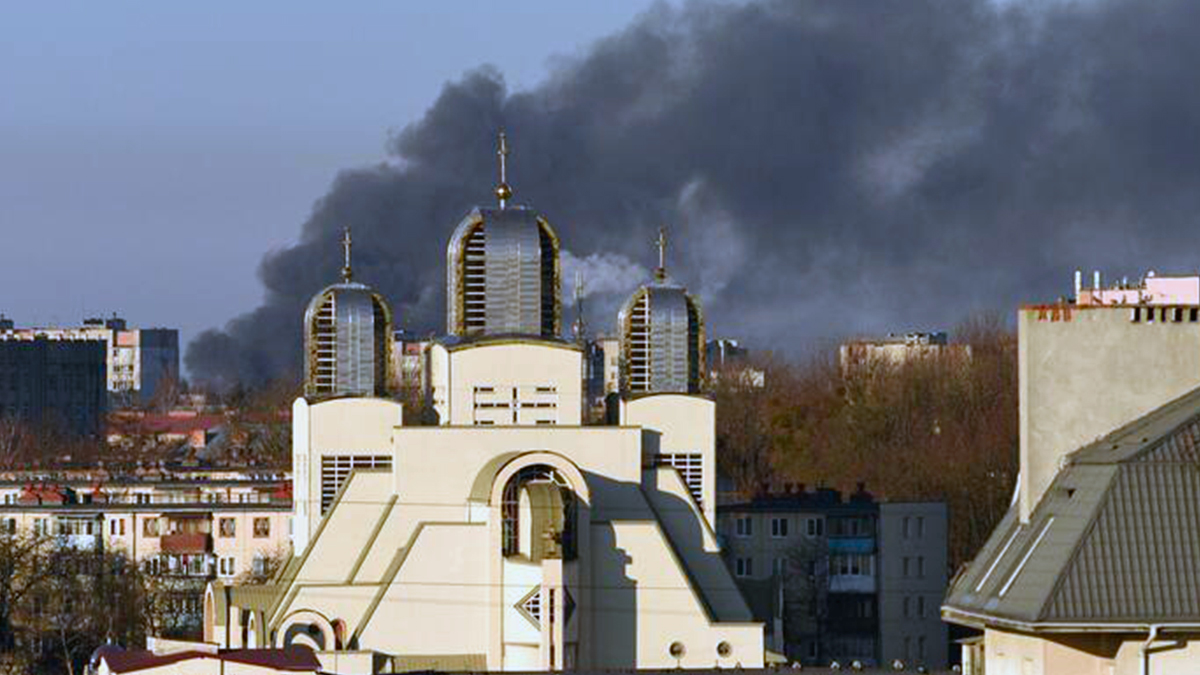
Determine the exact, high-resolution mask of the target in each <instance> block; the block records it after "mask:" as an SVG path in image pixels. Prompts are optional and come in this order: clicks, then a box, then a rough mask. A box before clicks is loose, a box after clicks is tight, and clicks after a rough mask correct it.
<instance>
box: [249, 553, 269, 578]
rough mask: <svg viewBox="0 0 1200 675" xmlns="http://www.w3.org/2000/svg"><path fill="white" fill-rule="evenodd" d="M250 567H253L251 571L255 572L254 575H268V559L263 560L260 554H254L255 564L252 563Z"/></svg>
mask: <svg viewBox="0 0 1200 675" xmlns="http://www.w3.org/2000/svg"><path fill="white" fill-rule="evenodd" d="M250 567H251V569H252V570H253V571H254V573H255V574H266V572H267V561H266V559H265V558H263V557H262V556H261V555H259V554H257V553H255V554H254V560H253V562H252V563H251V566H250Z"/></svg>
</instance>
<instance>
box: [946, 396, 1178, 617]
mask: <svg viewBox="0 0 1200 675" xmlns="http://www.w3.org/2000/svg"><path fill="white" fill-rule="evenodd" d="M943 615H944V616H945V617H946V618H947V619H950V620H954V621H956V622H959V623H967V624H974V625H989V624H994V625H1001V626H1004V625H1008V626H1010V627H1014V628H1018V629H1026V630H1054V629H1070V628H1071V627H1072V626H1074V627H1076V628H1077V627H1078V626H1080V625H1086V626H1088V627H1090V628H1092V629H1094V630H1105V629H1110V630H1116V629H1117V628H1118V627H1120V626H1125V627H1128V626H1129V625H1130V624H1146V623H1163V624H1166V623H1200V389H1197V390H1194V391H1192V392H1190V393H1188V394H1186V395H1184V396H1182V397H1180V398H1179V399H1176V400H1175V401H1172V402H1171V403H1168V404H1167V405H1165V406H1163V407H1161V408H1159V409H1157V410H1155V411H1153V412H1151V413H1149V414H1147V415H1146V416H1144V417H1142V418H1139V419H1138V420H1136V421H1134V422H1132V423H1130V424H1127V425H1126V426H1124V427H1122V428H1120V429H1118V430H1116V431H1114V432H1112V433H1111V434H1109V435H1108V436H1105V437H1104V438H1102V439H1100V440H1099V441H1096V442H1095V443H1092V444H1091V445H1088V446H1085V447H1084V448H1081V449H1079V450H1077V451H1075V452H1074V453H1072V454H1071V455H1069V456H1068V457H1067V462H1066V464H1065V466H1064V467H1063V468H1062V469H1060V470H1059V472H1058V475H1057V476H1056V477H1055V479H1054V482H1053V483H1052V484H1051V486H1050V488H1049V489H1048V490H1047V491H1046V493H1045V494H1044V495H1043V496H1042V499H1041V501H1040V502H1039V503H1038V505H1037V508H1036V509H1035V510H1034V512H1033V513H1032V514H1031V515H1030V518H1029V522H1028V523H1027V524H1024V525H1022V524H1020V522H1019V517H1018V512H1017V507H1016V506H1015V505H1014V506H1013V507H1012V508H1011V509H1010V510H1009V512H1008V514H1007V515H1005V516H1004V518H1003V519H1002V520H1001V521H1000V524H999V525H998V526H997V527H996V529H995V530H994V531H993V532H992V536H991V538H990V539H989V540H988V542H987V544H985V545H984V547H983V549H982V550H981V551H980V553H979V555H978V556H977V557H976V558H975V560H974V561H972V562H971V564H970V565H969V566H968V567H967V569H966V570H965V571H964V572H963V573H962V574H961V575H959V576H958V578H957V579H956V580H955V582H954V584H953V586H952V587H951V589H950V592H949V595H948V596H947V599H946V604H945V606H944V607H943Z"/></svg>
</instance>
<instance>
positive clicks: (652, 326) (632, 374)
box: [617, 230, 705, 395]
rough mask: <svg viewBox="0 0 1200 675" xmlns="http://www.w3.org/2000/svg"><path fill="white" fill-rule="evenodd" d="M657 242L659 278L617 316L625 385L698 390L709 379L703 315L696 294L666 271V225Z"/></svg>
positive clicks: (632, 390) (642, 389)
mask: <svg viewBox="0 0 1200 675" xmlns="http://www.w3.org/2000/svg"><path fill="white" fill-rule="evenodd" d="M657 244H658V268H657V269H656V270H655V272H654V279H653V280H652V281H650V282H649V283H646V284H644V285H642V286H641V287H640V288H638V289H637V290H636V291H634V293H633V295H632V296H630V298H629V300H627V301H626V302H625V305H624V306H623V307H622V308H621V313H620V315H619V316H618V318H617V324H618V330H619V331H620V337H621V377H622V383H621V390H622V393H624V394H627V395H641V394H659V393H683V394H696V393H699V392H700V388H701V385H702V382H703V379H704V367H705V359H704V315H703V312H702V310H701V308H700V302H699V301H698V300H697V299H696V297H695V296H693V295H691V294H689V293H688V292H687V289H685V288H684V287H683V286H681V285H679V284H677V283H675V282H674V281H673V280H671V278H670V277H669V276H667V268H666V245H667V240H666V231H665V230H659V234H658V241H657Z"/></svg>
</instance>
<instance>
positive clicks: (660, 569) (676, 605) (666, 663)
mask: <svg viewBox="0 0 1200 675" xmlns="http://www.w3.org/2000/svg"><path fill="white" fill-rule="evenodd" d="M592 550H593V552H594V553H593V579H594V580H595V581H594V583H595V587H596V589H598V592H596V593H595V594H593V603H594V605H593V606H594V612H595V621H594V628H593V631H592V638H593V640H594V642H595V644H594V645H593V648H592V654H593V655H594V656H593V658H594V660H595V664H594V666H595V667H597V668H621V667H628V666H629V663H630V662H631V661H632V662H633V663H636V666H637V667H638V668H674V667H677V666H683V667H692V668H701V667H706V668H711V667H713V666H714V665H719V666H720V667H734V666H737V665H738V664H740V665H742V666H743V667H747V668H758V667H762V663H763V652H762V624H760V623H725V624H716V625H712V624H710V623H709V620H708V618H707V616H706V614H705V610H704V608H703V605H702V604H701V603H700V600H699V599H698V598H697V596H696V594H695V593H694V591H693V589H691V588H690V587H689V585H688V580H687V577H686V576H685V575H684V573H683V571H682V570H681V569H680V566H679V564H678V562H677V561H676V559H675V558H674V556H673V555H672V553H671V550H670V547H669V545H668V544H667V541H666V539H665V537H664V535H663V533H662V531H661V530H660V529H659V527H658V526H657V525H656V524H655V523H654V522H653V521H652V520H645V521H641V520H626V521H609V522H607V523H594V524H593V526H592ZM722 641H724V642H727V643H728V645H729V648H730V651H729V655H728V656H727V657H722V656H720V655H719V654H718V652H717V646H718V644H719V643H721V642H722ZM675 642H679V643H680V644H681V645H682V646H683V649H684V653H683V655H682V656H681V657H679V658H678V659H677V658H675V657H673V656H672V655H671V652H670V648H671V645H672V644H673V643H675Z"/></svg>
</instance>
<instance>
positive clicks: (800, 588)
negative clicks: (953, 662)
mask: <svg viewBox="0 0 1200 675" xmlns="http://www.w3.org/2000/svg"><path fill="white" fill-rule="evenodd" d="M717 512H718V516H717V523H718V528H717V532H718V534H719V535H720V537H721V538H722V540H723V542H724V546H725V556H726V557H725V562H726V564H727V565H728V566H729V567H730V570H731V571H732V572H733V574H734V576H735V577H736V578H737V580H738V585H739V586H740V587H741V588H742V590H743V592H744V593H745V595H746V598H747V600H748V601H749V603H750V606H751V609H752V611H753V612H754V616H755V618H756V619H758V620H760V621H764V622H765V623H766V624H767V630H768V637H767V641H768V644H769V645H770V647H771V648H772V649H774V650H775V651H778V652H780V653H783V654H786V655H787V657H788V659H789V660H790V661H794V662H799V663H803V664H807V665H822V666H826V665H829V664H830V663H832V662H835V661H836V662H839V663H841V664H843V665H848V664H850V663H852V662H854V661H859V662H860V663H863V664H864V665H867V666H873V665H890V664H893V663H895V662H896V661H899V662H901V663H903V664H908V665H910V666H913V667H916V666H921V667H925V668H930V669H934V670H937V669H942V668H944V667H945V666H946V662H947V656H948V649H949V645H948V643H947V634H946V627H945V625H944V624H943V623H942V622H941V620H940V618H939V616H938V612H937V607H938V606H939V604H940V603H941V600H942V594H943V593H944V591H945V588H946V534H947V531H946V526H947V523H946V507H945V504H944V503H942V502H878V501H876V500H875V499H874V497H873V496H872V495H871V494H870V493H868V492H866V491H865V490H864V489H863V487H862V486H860V487H859V490H858V491H857V492H855V493H853V494H851V495H850V496H849V497H848V498H845V499H843V497H842V495H841V493H840V492H838V491H836V490H832V489H828V488H821V489H817V490H815V491H807V490H805V489H804V487H803V486H800V489H799V490H797V491H792V490H789V491H787V492H784V493H781V494H772V495H760V496H757V497H755V498H753V499H751V500H749V501H744V502H740V503H732V504H722V505H721V506H719V507H718V509H717Z"/></svg>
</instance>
